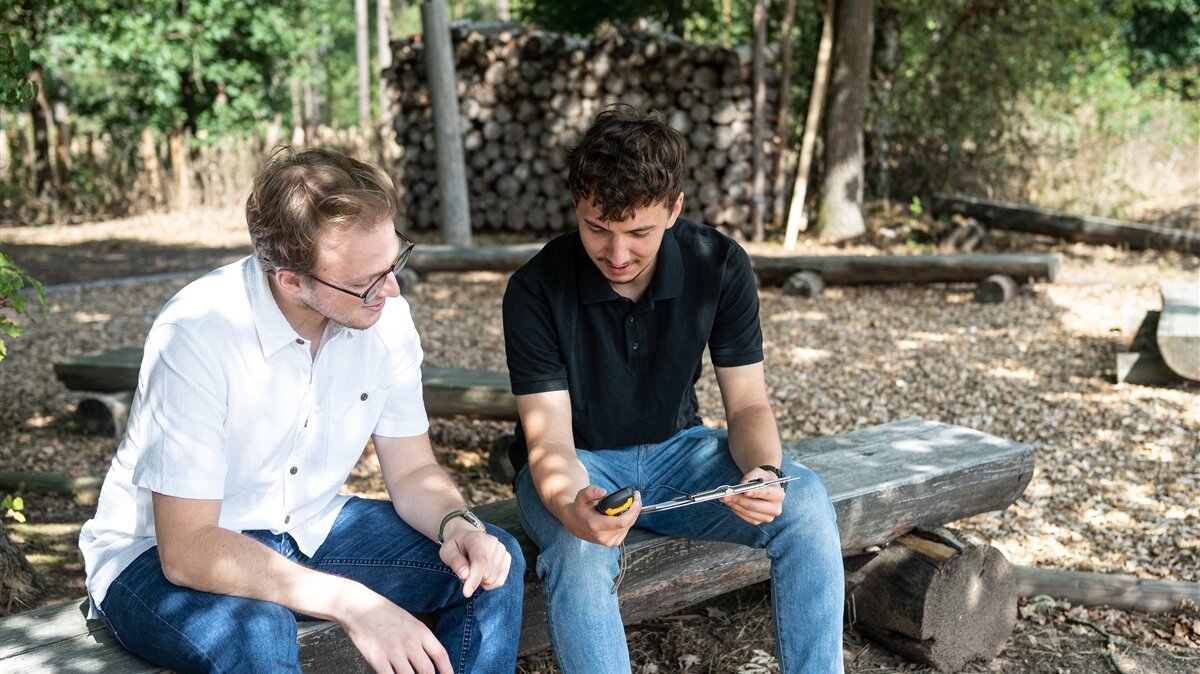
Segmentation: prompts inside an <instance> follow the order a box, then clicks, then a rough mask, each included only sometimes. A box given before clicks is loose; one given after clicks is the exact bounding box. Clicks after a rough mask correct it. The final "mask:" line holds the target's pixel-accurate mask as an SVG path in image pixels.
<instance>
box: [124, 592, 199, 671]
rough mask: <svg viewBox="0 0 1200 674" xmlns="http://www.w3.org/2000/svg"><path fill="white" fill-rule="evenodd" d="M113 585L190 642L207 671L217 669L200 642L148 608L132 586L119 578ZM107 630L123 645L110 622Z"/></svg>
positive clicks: (127, 648) (126, 647)
mask: <svg viewBox="0 0 1200 674" xmlns="http://www.w3.org/2000/svg"><path fill="white" fill-rule="evenodd" d="M113 585H118V586H120V587H122V588H125V591H126V592H128V593H129V595H130V597H131V598H132V599H133V600H134V601H136V602H137V603H138V604H140V605H141V607H142V609H143V610H145V611H146V612H147V613H149V614H150V615H153V616H154V618H155V619H156V620H158V621H159V622H160V623H162V624H163V625H165V626H166V627H167V628H169V629H171V630H172V631H174V632H175V633H176V634H178V635H179V636H180V637H181V638H182V640H183V641H186V642H187V643H188V644H190V645H191V647H192V650H193V651H195V652H196V653H198V654H200V657H201V659H202V660H203V661H204V662H205V663H206V664H207V665H208V668H209V671H210V672H211V671H217V670H216V665H217V663H216V662H214V661H213V660H212V659H211V658H209V657H208V656H207V655H205V654H204V649H202V648H200V644H197V643H196V642H195V641H193V640H192V638H191V637H189V636H188V635H187V633H186V632H183V631H182V630H180V629H179V628H177V627H175V626H174V625H172V624H171V623H170V622H168V621H167V620H165V619H163V617H162V616H160V615H159V614H158V612H157V611H155V610H154V609H152V608H150V606H149V604H147V603H146V602H144V601H142V598H141V597H140V596H138V594H137V593H136V592H134V591H133V588H131V587H129V586H128V585H126V584H125V583H123V582H121V581H120V580H116V581H113ZM110 591H111V590H110ZM105 615H106V616H107V615H108V613H107V612H105ZM109 631H110V632H112V633H113V636H114V637H116V638H117V641H119V642H121V645H122V646H125V642H124V641H122V640H121V637H119V636H117V632H116V630H115V629H113V627H112V624H111V623H110V624H109ZM125 649H126V650H129V651H132V650H133V649H131V648H129V647H128V646H125Z"/></svg>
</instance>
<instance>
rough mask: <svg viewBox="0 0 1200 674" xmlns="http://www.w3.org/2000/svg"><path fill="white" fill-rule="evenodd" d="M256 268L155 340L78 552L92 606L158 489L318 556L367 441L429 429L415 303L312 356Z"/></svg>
mask: <svg viewBox="0 0 1200 674" xmlns="http://www.w3.org/2000/svg"><path fill="white" fill-rule="evenodd" d="M311 346H312V344H311V342H310V341H308V340H305V339H303V338H302V337H300V335H299V334H297V333H296V331H295V330H294V329H292V327H291V325H290V324H289V323H288V322H287V320H286V319H285V318H284V316H283V313H282V312H281V311H280V310H279V307H278V305H277V304H276V303H275V299H274V297H273V296H272V295H271V291H270V287H269V285H268V283H267V277H266V274H265V273H264V272H263V271H262V269H261V267H260V266H259V264H258V261H257V260H256V259H255V258H253V257H247V258H245V259H243V260H241V261H239V262H235V263H233V264H231V265H228V266H226V267H222V268H220V269H217V270H215V271H213V272H211V273H209V274H207V275H205V276H204V277H202V278H200V279H198V280H196V281H195V282H193V283H191V284H189V285H188V286H187V287H185V288H184V289H183V290H181V291H180V292H179V293H178V294H177V295H175V297H173V298H172V299H171V300H170V301H169V302H167V304H166V306H164V307H163V310H162V312H161V313H160V314H159V315H158V318H156V319H155V321H154V325H153V327H151V328H150V334H149V336H148V337H147V338H146V347H145V355H144V356H143V358H142V365H141V369H140V371H139V373H138V387H137V392H136V393H135V395H134V401H133V406H132V408H131V410H130V415H129V424H128V428H127V430H126V435H125V440H124V441H123V442H122V443H121V445H120V447H118V449H117V454H116V456H115V457H114V458H113V462H112V466H111V467H110V468H109V471H108V474H107V476H106V477H105V478H104V485H103V487H102V488H101V491H100V501H99V505H98V507H97V510H96V516H95V517H94V518H93V519H91V520H89V521H88V522H87V523H86V524H84V526H83V530H82V531H81V533H80V535H79V547H80V549H81V550H82V551H83V557H84V565H85V568H86V571H87V587H88V595H89V596H90V597H91V599H92V602H93V608H92V611H91V613H92V615H91V617H97V616H96V614H95V605H98V604H99V603H101V602H103V601H104V596H105V593H106V591H107V590H108V586H109V584H110V583H111V582H112V581H113V580H114V579H116V577H117V576H118V575H119V574H120V573H121V571H122V570H124V569H125V567H126V566H128V565H129V563H130V562H132V561H133V560H134V559H136V558H137V557H138V556H139V555H141V554H142V553H143V552H145V551H146V550H148V549H150V548H151V547H153V546H154V545H155V537H154V513H153V509H152V506H151V492H158V493H161V494H166V495H169V496H178V497H181V498H193V499H220V500H221V502H222V504H221V517H220V526H222V527H224V528H226V529H229V530H232V531H247V530H254V529H269V530H271V531H273V532H275V533H282V532H287V533H289V534H291V535H292V537H294V538H295V539H296V542H297V543H298V545H299V547H300V550H301V551H302V552H304V553H305V554H308V555H311V554H313V553H314V552H315V551H316V549H317V548H318V547H319V546H320V545H321V543H322V542H323V541H324V540H325V537H326V536H327V535H328V534H329V530H330V528H331V527H332V526H333V522H334V520H335V519H336V518H337V515H338V513H339V512H340V510H341V507H342V505H343V504H344V503H345V502H346V500H347V498H349V497H347V496H345V495H341V494H339V491H340V488H341V486H342V484H343V483H344V482H345V480H346V477H347V476H348V475H349V474H350V471H351V469H353V468H354V465H355V464H356V463H357V461H358V459H359V457H360V456H361V455H362V451H363V448H364V447H365V446H366V443H367V440H368V439H369V438H370V436H371V435H372V434H377V435H381V436H385V437H412V436H416V435H420V434H422V433H424V432H426V431H427V430H428V429H429V420H428V417H427V416H426V414H425V405H424V402H423V400H422V397H421V368H420V366H421V359H422V351H421V343H420V339H419V338H418V336H417V331H416V328H415V326H414V325H413V321H412V316H411V314H410V312H409V307H408V303H407V302H406V301H405V300H404V299H403V298H400V297H396V298H390V299H388V300H387V304H386V306H385V307H384V309H383V311H382V312H381V314H380V318H379V320H378V321H377V322H376V323H375V325H373V326H371V327H370V328H367V329H366V330H352V329H347V328H343V327H340V326H337V325H334V324H332V323H330V327H329V328H328V329H327V330H326V332H325V336H324V337H323V339H322V343H321V345H320V348H319V349H318V351H317V355H316V358H315V359H314V358H313V357H312V356H311V355H310V348H311Z"/></svg>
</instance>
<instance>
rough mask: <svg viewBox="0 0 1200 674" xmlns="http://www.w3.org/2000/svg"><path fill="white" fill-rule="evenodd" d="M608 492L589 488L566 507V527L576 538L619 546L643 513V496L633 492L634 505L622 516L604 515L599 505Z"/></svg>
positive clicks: (578, 494)
mask: <svg viewBox="0 0 1200 674" xmlns="http://www.w3.org/2000/svg"><path fill="white" fill-rule="evenodd" d="M607 493H608V492H607V491H605V490H604V488H603V487H597V486H595V485H589V486H587V487H584V488H583V489H580V490H579V493H577V494H575V500H574V501H573V502H572V503H571V504H570V505H568V506H567V510H566V511H565V517H563V518H562V522H563V525H564V526H565V527H567V530H568V531H570V532H571V533H573V534H575V536H576V537H578V538H582V539H583V540H585V541H590V542H592V543H599V544H600V545H605V546H608V547H610V548H611V547H616V546H618V545H620V544H621V543H622V542H623V541H624V540H625V536H627V535H628V534H629V530H630V529H632V528H633V524H634V522H636V521H637V518H638V513H640V512H641V511H642V493H641V492H639V491H635V492H634V493H633V505H632V506H630V507H629V510H626V511H625V512H623V513H621V514H620V515H616V516H613V515H605V514H603V513H600V512H598V511H597V510H596V504H597V503H599V501H600V499H602V498H604V495H605V494H607Z"/></svg>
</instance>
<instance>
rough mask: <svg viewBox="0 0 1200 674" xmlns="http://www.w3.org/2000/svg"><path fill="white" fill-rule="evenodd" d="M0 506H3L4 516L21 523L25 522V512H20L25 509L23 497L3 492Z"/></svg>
mask: <svg viewBox="0 0 1200 674" xmlns="http://www.w3.org/2000/svg"><path fill="white" fill-rule="evenodd" d="M0 508H4V516H5V517H7V518H9V519H12V520H15V521H17V522H20V523H22V524H24V523H25V513H23V512H21V511H22V510H24V509H25V499H23V498H21V497H20V496H13V495H12V494H5V495H4V501H3V502H2V503H0Z"/></svg>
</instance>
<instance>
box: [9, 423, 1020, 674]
mask: <svg viewBox="0 0 1200 674" xmlns="http://www.w3.org/2000/svg"><path fill="white" fill-rule="evenodd" d="M785 451H786V452H787V454H788V456H790V457H792V458H794V459H796V460H798V461H800V462H801V463H803V464H805V465H807V466H808V467H809V468H811V469H812V470H814V471H815V472H816V473H817V474H818V475H820V476H821V477H822V479H823V480H824V481H825V485H826V487H827V488H828V490H829V493H830V498H831V499H832V501H833V504H834V507H835V509H836V510H837V513H838V526H839V529H840V531H841V536H842V552H843V554H844V555H851V554H856V553H858V552H861V551H863V550H864V549H865V548H867V547H870V546H873V545H882V544H885V543H887V542H889V541H891V540H894V539H895V538H897V537H899V536H900V535H902V534H904V533H906V532H908V531H909V530H911V529H913V528H916V527H923V528H932V527H936V526H938V525H941V524H945V523H947V522H951V521H954V520H958V519H961V518H964V517H969V516H971V515H976V514H978V513H982V512H988V511H992V510H1000V509H1003V508H1006V507H1007V506H1008V505H1010V504H1011V503H1012V502H1013V501H1015V500H1016V499H1017V497H1018V496H1019V495H1020V494H1021V492H1022V491H1024V489H1025V486H1026V485H1027V484H1028V483H1029V480H1030V478H1031V477H1032V476H1033V466H1034V454H1033V449H1032V447H1030V446H1029V445H1025V444H1022V443H1018V442H1012V441H1008V440H1003V439H1001V438H998V437H996V436H993V435H989V434H987V433H981V432H979V431H974V430H971V429H968V428H962V427H959V426H951V425H947V424H941V423H936V422H930V421H923V420H920V419H905V420H903V421H898V422H894V423H890V424H884V425H881V426H874V427H871V428H866V429H862V430H858V431H853V432H850V433H846V434H843V435H838V436H832V437H823V438H811V439H805V440H798V441H795V442H789V443H787V444H786V446H785ZM476 512H478V513H479V515H480V517H482V518H484V519H485V520H487V521H489V522H492V523H495V524H497V525H499V526H502V527H504V528H505V529H507V530H508V531H509V532H511V533H512V534H514V535H515V536H516V537H517V539H518V540H519V541H520V543H521V546H522V549H523V551H524V552H525V557H526V559H527V560H528V564H527V565H528V568H529V569H531V570H532V569H533V568H534V560H535V558H536V554H537V550H536V547H535V546H534V545H533V543H532V542H531V541H530V540H529V538H528V537H527V536H526V535H525V533H524V531H523V530H522V529H521V525H520V520H519V517H518V515H517V509H516V502H515V501H514V500H512V499H509V500H506V501H500V502H497V503H489V504H487V505H484V506H480V507H478V508H476ZM626 550H627V552H628V556H629V567H628V571H627V574H626V578H625V580H624V582H623V583H622V585H621V592H620V595H621V615H622V619H623V620H624V621H625V622H626V623H632V622H637V621H640V620H645V619H647V618H651V617H654V616H658V615H664V614H666V613H670V612H672V611H675V610H678V609H681V608H684V607H686V606H689V605H692V604H695V603H697V602H700V601H703V600H705V599H708V598H710V597H712V596H715V595H718V594H722V593H724V592H728V591H731V590H734V589H737V588H739V587H743V586H745V585H749V584H751V583H755V582H758V581H760V580H763V579H765V578H767V576H768V574H769V564H768V561H767V559H766V556H765V553H764V552H763V551H761V550H753V549H750V548H745V547H742V546H739V545H733V544H728V543H713V542H707V541H693V540H684V539H677V538H667V537H664V536H659V535H656V534H653V533H650V532H648V531H645V530H643V529H634V530H633V531H632V532H631V533H630V535H629V537H628V538H627V540H626ZM64 607H65V609H64ZM39 611H41V612H42V613H41V614H40V615H41V617H40V618H39V617H37V616H36V615H35V614H37V613H38V612H31V613H26V614H21V615H19V616H13V617H10V618H6V619H3V620H0V627H3V628H4V629H3V634H4V647H3V649H0V665H3V666H4V668H5V671H9V670H8V669H7V667H8V666H9V665H16V664H17V663H18V662H20V663H22V666H21V667H18V668H14V669H13V670H12V671H39V670H37V669H31V670H26V669H25V667H24V665H25V664H29V665H33V664H37V663H47V662H49V663H51V664H52V665H53V670H54V671H72V672H73V671H79V672H85V671H99V670H95V669H88V668H87V667H89V666H91V665H89V664H88V663H95V662H101V661H102V662H103V663H104V664H105V668H104V671H116V670H114V669H112V668H111V667H109V666H108V665H109V658H113V659H114V661H115V660H117V659H120V658H132V656H129V655H128V654H125V653H123V652H121V653H118V652H116V651H118V650H119V649H116V648H113V647H106V646H105V644H110V643H111V639H110V638H109V637H108V635H107V633H106V632H105V633H103V634H99V633H95V634H93V632H97V631H98V632H104V628H103V627H102V626H101V624H100V623H99V622H98V621H97V622H94V623H93V624H91V625H88V624H86V623H85V622H84V620H83V616H82V614H81V613H80V611H79V610H78V607H77V604H69V605H61V606H59V607H48V608H47V609H39ZM55 611H57V612H58V613H55ZM51 614H54V615H55V616H56V618H55V620H53V621H51V620H47V617H49V616H50V615H51ZM58 620H61V621H63V622H62V623H58V622H57V621H58ZM14 621H15V622H14ZM523 621H524V622H523V627H522V634H521V647H520V650H521V652H522V653H530V652H535V651H538V650H542V649H544V648H546V647H547V646H548V645H549V643H550V642H549V635H548V633H547V630H546V609H545V598H544V593H543V588H542V584H541V582H540V581H539V580H538V579H537V578H536V576H535V575H534V573H533V572H532V571H530V573H529V575H528V576H527V577H526V592H525V611H524V615H523ZM42 622H46V623H47V624H50V623H54V624H55V625H57V626H56V627H54V628H48V627H41V626H40V623H42ZM305 629H306V630H310V631H307V632H305V635H306V636H307V635H309V634H313V635H315V636H312V637H309V639H310V641H305V638H302V639H301V641H302V642H304V643H305V645H304V647H303V648H302V649H301V657H302V658H303V659H304V661H305V663H314V664H311V665H306V671H332V670H331V669H330V668H331V667H333V668H334V669H336V670H337V671H361V670H351V669H350V668H351V666H352V665H351V664H349V663H356V662H358V660H357V654H356V653H355V652H354V650H353V646H352V645H350V644H349V641H348V639H346V637H345V635H344V634H342V633H341V630H340V629H338V628H337V626H336V625H332V624H330V623H306V624H305ZM10 640H11V643H12V644H14V645H15V646H13V647H12V648H10V646H9V644H10ZM50 650H53V652H54V655H53V659H50V656H49V655H48V652H49V651H50ZM325 658H332V659H333V660H325ZM135 660H136V659H135ZM120 661H121V662H126V661H127V660H120ZM334 661H336V662H337V665H336V667H334V666H333V665H331V664H329V663H330V662H334ZM74 663H81V664H78V665H76V664H74ZM315 663H321V664H315ZM354 666H359V665H354ZM47 671H49V670H47ZM128 671H157V670H154V669H145V670H135V669H130V670H128Z"/></svg>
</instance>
